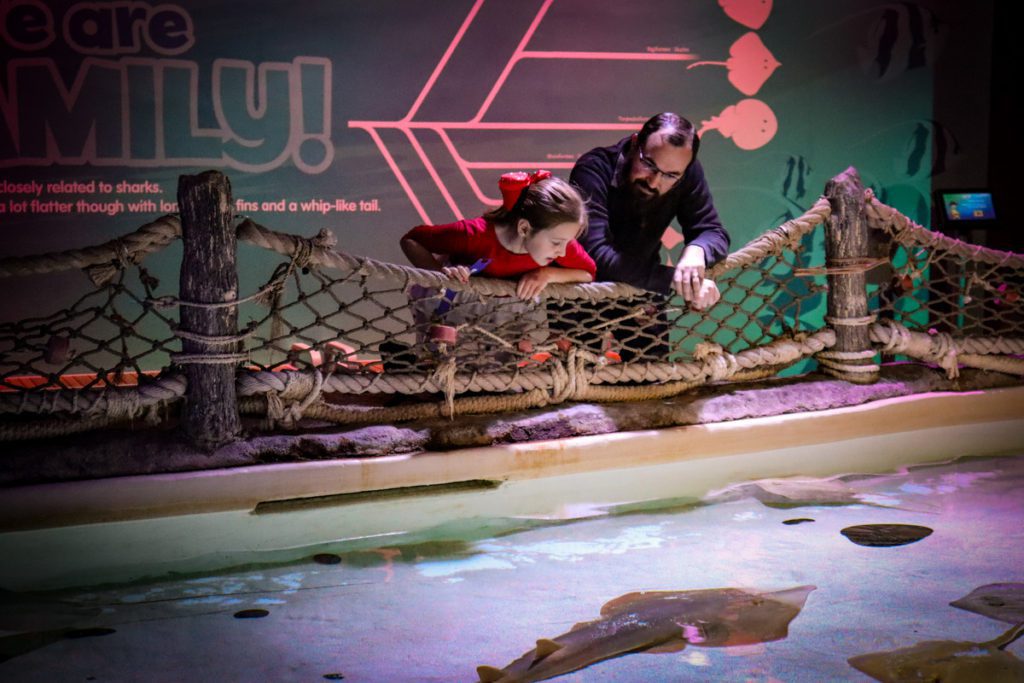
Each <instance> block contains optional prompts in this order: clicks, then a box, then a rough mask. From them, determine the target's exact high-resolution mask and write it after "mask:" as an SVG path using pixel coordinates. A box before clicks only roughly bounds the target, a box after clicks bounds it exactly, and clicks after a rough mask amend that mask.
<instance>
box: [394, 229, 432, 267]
mask: <svg viewBox="0 0 1024 683" xmlns="http://www.w3.org/2000/svg"><path fill="white" fill-rule="evenodd" d="M399 245H400V246H401V247H402V253H404V254H405V258H407V259H409V263H411V264H413V265H414V266H416V267H417V268H423V269H424V270H441V262H440V261H438V260H437V257H436V256H434V255H433V254H432V253H431V252H430V250H429V249H427V248H426V247H425V246H423V245H422V244H420V243H419V242H417V241H416V240H414V239H413V238H411V237H403V238H402V241H401V242H399Z"/></svg>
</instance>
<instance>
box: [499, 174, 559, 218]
mask: <svg viewBox="0 0 1024 683" xmlns="http://www.w3.org/2000/svg"><path fill="white" fill-rule="evenodd" d="M550 177H551V171H537V172H536V173H527V172H526V171H515V172H513V173H505V174H502V176H501V178H499V179H498V189H499V190H501V200H502V201H501V205H502V206H503V207H505V210H506V211H511V210H512V209H513V208H514V207H515V205H516V203H517V202H518V201H519V198H520V197H521V196H522V195H523V190H525V189H526V188H528V187H529V186H530V185H533V184H534V183H536V182H539V181H541V180H544V179H546V178H550Z"/></svg>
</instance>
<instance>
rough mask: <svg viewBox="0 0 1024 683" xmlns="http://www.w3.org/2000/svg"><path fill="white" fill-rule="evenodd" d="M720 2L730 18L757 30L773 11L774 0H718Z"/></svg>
mask: <svg viewBox="0 0 1024 683" xmlns="http://www.w3.org/2000/svg"><path fill="white" fill-rule="evenodd" d="M718 4H719V5H721V6H722V9H723V10H724V11H725V14H726V15H727V16H728V17H729V18H730V19H732V20H733V21H735V22H736V23H738V24H743V25H744V26H746V27H747V28H752V29H754V30H755V31H756V30H757V29H759V28H761V27H762V26H764V22H766V21H767V20H768V15H769V14H771V13H772V0H718Z"/></svg>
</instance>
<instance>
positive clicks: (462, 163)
mask: <svg viewBox="0 0 1024 683" xmlns="http://www.w3.org/2000/svg"><path fill="white" fill-rule="evenodd" d="M437 134H438V135H439V136H440V137H441V141H442V142H444V146H445V147H447V148H448V153H449V154H451V155H452V158H453V159H455V163H456V164H457V165H458V167H459V171H460V172H461V173H462V177H463V178H465V179H466V182H467V183H468V184H469V187H470V189H472V190H473V194H474V195H476V198H477V199H478V200H479V201H480V202H482V203H483V204H494V205H497V204H500V203H501V202H500V201H499V200H496V199H495V200H492V199H490V198H488V197H486V196H484V193H483V192H481V191H480V185H479V184H478V183H477V182H476V178H474V177H473V174H472V173H470V172H469V169H468V168H467V164H466V160H465V159H463V158H462V155H461V154H459V153H458V152H457V151H456V150H455V145H454V144H452V140H451V138H450V137H448V133H446V132H445V131H443V130H441V131H438V133H437Z"/></svg>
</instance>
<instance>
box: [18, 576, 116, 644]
mask: <svg viewBox="0 0 1024 683" xmlns="http://www.w3.org/2000/svg"><path fill="white" fill-rule="evenodd" d="M100 611H101V610H100V608H98V607H86V606H83V605H79V604H76V603H73V602H66V601H63V600H55V599H52V598H49V597H45V596H41V595H35V594H32V593H15V592H13V591H8V590H3V589H0V631H8V632H14V633H12V634H8V635H3V636H0V662H6V661H7V660H8V659H11V658H13V657H17V656H19V655H23V654H25V653H26V652H31V651H32V650H37V649H39V648H41V647H45V646H46V645H49V644H50V643H55V642H57V641H58V640H63V639H64V638H78V637H88V636H94V635H107V634H108V633H113V629H99V628H77V627H79V626H81V625H83V624H86V623H89V622H92V621H93V620H94V619H95V618H96V617H97V616H98V615H99V614H100Z"/></svg>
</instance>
